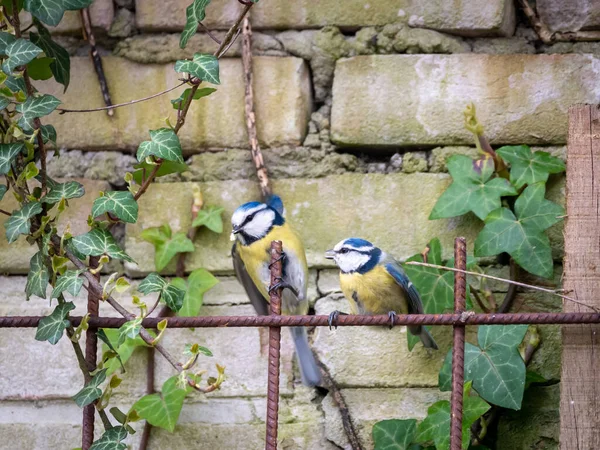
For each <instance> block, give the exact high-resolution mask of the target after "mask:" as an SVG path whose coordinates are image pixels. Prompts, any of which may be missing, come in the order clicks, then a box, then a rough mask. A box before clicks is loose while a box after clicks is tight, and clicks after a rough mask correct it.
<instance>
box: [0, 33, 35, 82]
mask: <svg viewBox="0 0 600 450" xmlns="http://www.w3.org/2000/svg"><path fill="white" fill-rule="evenodd" d="M40 53H42V49H41V48H39V47H38V46H37V45H34V44H32V43H31V42H30V41H28V40H27V39H16V40H15V41H14V42H12V43H11V44H9V45H8V46H7V47H6V56H8V59H6V60H5V61H4V62H3V63H2V70H3V71H4V73H5V74H7V75H11V74H12V71H13V70H15V68H16V67H18V66H22V65H25V64H27V63H28V62H29V61H31V60H33V59H34V58H35V57H36V56H37V55H39V54H40Z"/></svg>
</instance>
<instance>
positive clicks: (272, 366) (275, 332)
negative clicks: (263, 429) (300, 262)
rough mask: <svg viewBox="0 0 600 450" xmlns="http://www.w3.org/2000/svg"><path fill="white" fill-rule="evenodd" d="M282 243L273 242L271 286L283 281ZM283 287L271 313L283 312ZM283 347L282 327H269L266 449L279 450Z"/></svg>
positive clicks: (273, 297) (271, 295) (273, 295)
mask: <svg viewBox="0 0 600 450" xmlns="http://www.w3.org/2000/svg"><path fill="white" fill-rule="evenodd" d="M282 254H283V251H282V245H281V241H273V242H271V264H270V265H269V268H270V269H271V286H275V285H276V284H278V283H281V282H282V281H283V279H282V272H283V270H282V269H283V264H282V262H281V260H282ZM282 290H283V289H282V288H279V289H271V290H270V293H269V302H270V304H271V315H272V316H279V315H280V314H281V292H282ZM280 348H281V328H279V327H270V328H269V379H268V383H267V439H266V442H265V450H277V421H278V415H279V359H280Z"/></svg>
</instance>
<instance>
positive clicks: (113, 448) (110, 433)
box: [90, 426, 127, 450]
mask: <svg viewBox="0 0 600 450" xmlns="http://www.w3.org/2000/svg"><path fill="white" fill-rule="evenodd" d="M126 437H127V430H126V429H125V427H122V426H116V427H112V428H109V429H108V430H106V431H105V432H104V434H103V435H102V437H101V438H100V439H98V440H97V441H95V442H94V443H93V444H92V446H91V447H90V450H125V449H126V448H127V444H123V443H122V442H121V441H122V440H123V439H125V438H126Z"/></svg>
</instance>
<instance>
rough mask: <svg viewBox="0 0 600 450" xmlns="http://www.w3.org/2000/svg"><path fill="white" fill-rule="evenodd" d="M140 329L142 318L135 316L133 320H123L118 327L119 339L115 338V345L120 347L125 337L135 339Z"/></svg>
mask: <svg viewBox="0 0 600 450" xmlns="http://www.w3.org/2000/svg"><path fill="white" fill-rule="evenodd" d="M141 329H142V318H141V317H137V318H135V319H133V320H130V321H128V322H125V323H124V324H123V325H121V328H119V339H118V340H117V347H120V346H121V344H123V343H124V342H125V340H126V339H127V338H129V339H135V338H136V337H138V335H139V334H140V330H141Z"/></svg>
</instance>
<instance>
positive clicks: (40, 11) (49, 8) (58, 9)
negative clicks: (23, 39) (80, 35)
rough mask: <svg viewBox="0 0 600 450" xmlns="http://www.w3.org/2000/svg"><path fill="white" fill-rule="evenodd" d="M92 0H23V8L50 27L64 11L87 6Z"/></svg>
mask: <svg viewBox="0 0 600 450" xmlns="http://www.w3.org/2000/svg"><path fill="white" fill-rule="evenodd" d="M92 1H93V0H25V9H26V10H27V11H29V12H30V13H31V14H32V15H33V16H34V17H35V18H37V19H39V20H41V21H42V22H44V23H45V24H47V25H50V26H52V27H55V26H57V25H58V24H59V23H60V21H61V20H62V18H63V15H64V13H65V11H71V10H77V9H82V8H87V7H88V6H90V5H91V4H92Z"/></svg>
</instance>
